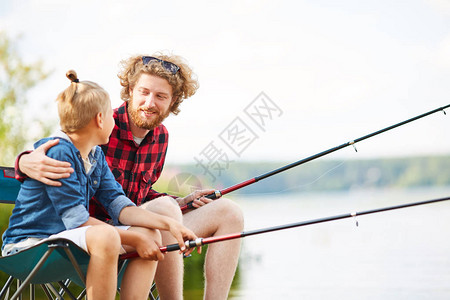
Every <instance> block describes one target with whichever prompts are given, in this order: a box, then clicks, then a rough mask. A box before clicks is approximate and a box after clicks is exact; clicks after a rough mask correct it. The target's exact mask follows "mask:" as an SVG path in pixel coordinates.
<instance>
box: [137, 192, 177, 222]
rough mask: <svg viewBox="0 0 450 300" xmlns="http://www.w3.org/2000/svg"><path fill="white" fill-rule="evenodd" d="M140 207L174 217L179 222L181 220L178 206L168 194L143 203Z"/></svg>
mask: <svg viewBox="0 0 450 300" xmlns="http://www.w3.org/2000/svg"><path fill="white" fill-rule="evenodd" d="M141 207H142V208H145V209H147V210H149V211H151V212H154V213H157V214H160V215H163V216H167V217H169V218H172V219H175V220H177V221H179V222H181V220H182V212H181V209H180V206H179V205H178V203H177V202H176V201H175V199H173V198H172V197H169V196H163V197H159V198H156V199H154V200H151V201H149V202H146V203H144V204H143V205H141Z"/></svg>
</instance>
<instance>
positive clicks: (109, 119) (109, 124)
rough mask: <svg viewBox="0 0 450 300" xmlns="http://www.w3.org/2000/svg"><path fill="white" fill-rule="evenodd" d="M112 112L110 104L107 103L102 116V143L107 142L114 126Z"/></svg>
mask: <svg viewBox="0 0 450 300" xmlns="http://www.w3.org/2000/svg"><path fill="white" fill-rule="evenodd" d="M113 115H114V112H113V109H112V107H111V104H109V108H108V110H107V111H106V113H105V117H104V127H103V129H104V130H103V134H102V139H103V140H104V143H103V144H107V143H108V142H109V136H110V135H111V132H112V130H113V128H114V116H113Z"/></svg>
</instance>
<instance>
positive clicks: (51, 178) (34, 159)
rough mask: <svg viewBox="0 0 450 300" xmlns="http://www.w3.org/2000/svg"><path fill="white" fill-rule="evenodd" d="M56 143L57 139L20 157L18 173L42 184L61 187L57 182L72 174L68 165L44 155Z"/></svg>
mask: <svg viewBox="0 0 450 300" xmlns="http://www.w3.org/2000/svg"><path fill="white" fill-rule="evenodd" d="M58 143H59V139H55V140H50V141H48V142H46V143H45V144H42V145H41V146H39V147H38V148H36V150H34V151H33V152H31V153H30V154H24V155H22V156H21V157H20V160H19V170H20V172H22V173H24V174H25V175H27V176H28V177H30V178H33V179H36V180H38V181H40V182H42V183H44V184H47V185H52V186H61V182H59V181H57V180H58V179H61V178H67V177H69V176H70V174H71V173H73V169H72V168H71V167H70V163H68V162H64V161H59V160H55V159H53V158H50V157H48V156H46V155H45V154H46V153H47V151H48V149H50V148H51V147H53V146H55V145H56V144H58Z"/></svg>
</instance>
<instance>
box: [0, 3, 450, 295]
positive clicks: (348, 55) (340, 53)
mask: <svg viewBox="0 0 450 300" xmlns="http://www.w3.org/2000/svg"><path fill="white" fill-rule="evenodd" d="M159 51H162V52H164V53H172V54H176V55H181V56H182V57H184V58H185V60H186V61H187V62H188V64H189V65H190V66H191V67H192V68H193V70H194V72H195V73H196V75H197V77H198V80H199V83H200V89H199V90H198V92H197V93H196V94H195V95H194V96H193V97H191V98H190V99H187V100H186V101H185V102H184V103H183V104H182V105H181V113H180V114H179V115H178V116H173V115H172V116H170V117H169V118H168V119H167V120H166V121H165V125H166V126H167V128H168V129H169V132H170V144H169V150H168V155H167V159H166V168H165V171H164V172H163V176H162V178H161V180H160V182H158V185H157V188H158V189H160V190H162V191H168V192H171V193H175V194H176V193H180V194H182V193H185V192H189V191H190V190H191V189H192V188H193V187H199V186H200V187H213V188H222V187H227V186H229V185H232V184H235V183H238V182H240V181H242V180H245V179H248V178H251V177H254V176H257V175H260V174H261V173H264V172H267V171H270V170H271V169H273V168H276V167H279V166H282V165H284V164H286V163H290V162H293V161H296V160H299V159H302V158H305V157H308V156H310V155H313V154H315V153H318V152H321V151H323V150H326V149H328V148H331V147H334V146H337V145H340V144H343V143H346V142H348V141H350V140H353V139H356V138H358V137H361V136H363V135H366V134H368V133H371V132H373V131H376V130H379V129H382V128H384V127H386V126H389V125H392V124H394V123H397V122H400V121H403V120H406V119H409V118H411V117H414V116H416V115H419V114H422V113H424V112H427V111H430V110H432V109H435V108H438V107H441V106H444V105H447V104H449V97H448V95H449V94H450V93H449V92H450V85H449V84H448V82H449V80H450V2H449V1H447V0H413V1H384V0H383V1H371V0H367V1H354V0H344V1H339V2H336V1H322V0H318V1H311V0H300V1H295V2H294V1H268V0H262V1H256V0H243V1H226V2H223V1H189V2H186V1H143V0H142V1H140V0H129V1H118V0H111V1H91V0H90V1H88V0H80V1H71V2H69V1H57V0H22V1H12V0H4V1H1V2H0V88H1V90H0V115H1V116H2V117H1V120H0V163H1V164H2V165H7V166H12V165H13V163H14V158H15V156H16V155H17V154H18V153H19V152H20V151H22V150H23V149H31V148H32V144H33V141H35V140H37V139H39V138H41V137H44V136H47V135H49V134H51V132H52V131H54V130H56V129H57V128H58V118H57V112H56V105H55V103H54V100H55V98H56V96H57V94H58V93H59V92H60V91H62V90H63V89H65V88H66V87H67V85H68V80H67V79H66V77H65V72H66V71H67V70H69V69H75V70H76V71H77V73H78V75H79V77H80V79H81V80H92V81H95V82H98V83H99V84H100V85H102V86H103V87H104V88H105V89H106V90H107V91H108V92H109V93H110V95H111V100H112V103H113V107H117V106H119V105H120V104H121V103H122V101H121V100H120V97H119V93H120V88H121V87H120V84H119V80H118V78H117V72H118V70H119V63H120V61H121V60H122V59H126V58H127V57H129V56H131V55H135V54H148V55H151V54H153V53H156V52H159ZM448 124H449V116H448V115H447V116H446V115H444V114H443V113H440V112H439V113H436V114H433V115H431V116H428V117H426V118H424V119H421V120H419V121H415V122H413V123H410V124H407V125H405V126H402V127H400V128H397V129H394V130H392V131H389V132H387V133H383V134H382V135H380V136H377V137H374V138H371V139H369V140H366V141H364V142H361V143H360V144H357V145H356V148H357V150H358V151H357V152H355V150H354V149H353V148H352V147H348V148H345V149H343V150H340V151H338V152H336V153H333V154H330V155H327V156H326V157H323V158H321V159H318V160H317V161H315V162H311V163H308V164H307V165H305V166H301V167H298V169H295V170H291V171H288V172H286V173H283V174H282V175H281V174H280V176H277V177H276V178H272V179H270V180H269V179H267V181H266V182H265V183H258V184H255V185H254V186H252V187H251V188H250V187H249V188H245V189H242V190H240V191H237V192H235V193H233V194H230V197H232V198H233V199H234V200H235V201H237V202H238V203H240V205H241V206H242V208H243V210H244V214H245V217H246V220H247V222H246V229H248V230H250V229H255V228H257V227H266V226H273V225H278V224H281V223H283V222H289V221H291V222H297V221H301V220H304V219H310V218H314V217H323V216H327V214H333V213H344V212H347V211H346V210H347V209H351V210H356V211H357V210H361V209H366V208H375V207H378V206H383V205H391V204H395V203H403V202H408V201H414V200H426V199H429V198H432V197H441V196H447V195H448V191H449V187H450V174H449V171H448V170H449V168H448V167H449V164H450V156H449V152H450V139H449V136H448ZM6 210H7V209H6ZM430 210H431V211H430ZM448 212H449V207H448V205H446V204H445V203H444V204H439V205H434V206H433V208H431V206H430V208H424V207H422V208H417V209H416V208H414V209H413V211H412V212H411V211H408V210H404V213H403V212H402V213H400V212H396V213H392V214H383V215H382V214H379V215H377V216H371V217H370V218H369V217H362V218H361V220H359V223H360V226H359V227H356V226H354V224H353V222H351V221H349V222H347V223H346V222H345V221H343V222H336V223H335V224H331V223H329V224H327V225H320V226H313V227H311V229H308V230H306V229H305V230H304V229H296V230H290V231H286V233H284V232H283V233H281V232H280V233H273V234H270V238H268V237H249V238H248V240H245V241H244V242H243V249H242V254H241V261H240V266H239V270H238V273H237V276H236V279H235V283H234V286H233V290H232V292H231V294H230V298H233V299H264V298H267V299H269V298H274V297H277V296H278V297H280V296H283V298H286V299H299V298H302V299H315V298H316V299H323V298H328V299H342V298H343V297H344V295H345V297H346V298H347V299H348V297H350V298H352V297H354V299H357V297H358V299H360V298H364V299H401V298H403V299H425V298H426V297H425V295H433V297H431V298H432V299H439V298H442V299H447V298H448V297H449V296H450V286H449V285H448V282H449V281H448V277H449V275H450V271H448V270H449V268H446V266H447V265H446V264H448V258H447V256H446V254H447V253H449V252H448V250H449V249H448V248H449V247H450V245H447V242H445V238H444V237H445V234H448V233H449V231H448V228H449V225H450V224H448V221H446V220H447V218H446V216H447V214H448ZM6 215H7V212H6ZM5 218H6V219H5V221H3V223H5V224H4V226H7V216H6V217H5ZM366 218H367V221H366V220H365V219H366ZM402 218H404V219H402ZM365 222H367V223H368V224H367V227H365V226H364V225H365ZM372 222H373V223H372ZM344 223H345V224H346V225H343V227H340V226H341V224H344ZM316 228H317V229H316ZM316 230H317V231H316ZM355 232H356V233H355ZM437 232H439V233H440V235H439V236H438V235H437ZM389 234H390V235H389ZM435 234H436V236H435ZM268 240H270V243H271V244H273V245H272V246H270V245H268V244H267V243H268ZM196 259H197V258H195V259H192V262H190V261H188V260H187V262H186V265H187V267H186V268H187V271H186V274H187V275H188V274H194V273H195V274H197V275H192V276H186V277H187V278H191V279H187V280H190V281H191V282H192V283H190V282H187V284H186V292H185V296H186V298H191V299H198V297H201V296H199V295H201V286H202V284H201V276H202V275H201V267H200V265H201V262H198V263H197V262H195V261H194V260H196ZM199 259H200V260H201V259H202V257H200V258H199ZM199 268H200V269H199ZM413 274H416V275H417V276H414V275H413ZM419 275H420V276H419ZM195 276H198V277H195ZM197 278H200V279H197ZM199 281H200V284H197V285H196V282H199Z"/></svg>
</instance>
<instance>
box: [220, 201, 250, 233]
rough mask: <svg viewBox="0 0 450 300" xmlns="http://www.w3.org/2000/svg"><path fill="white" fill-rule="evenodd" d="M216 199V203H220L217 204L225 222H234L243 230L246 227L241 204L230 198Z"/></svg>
mask: <svg viewBox="0 0 450 300" xmlns="http://www.w3.org/2000/svg"><path fill="white" fill-rule="evenodd" d="M216 201H217V203H216V204H219V205H217V206H218V209H219V211H220V214H221V216H222V218H223V222H226V223H228V224H233V225H234V226H235V227H236V228H241V229H240V230H242V229H243V228H244V214H243V212H242V209H241V208H240V207H239V205H237V204H236V202H234V201H232V200H230V199H228V198H221V199H218V200H216Z"/></svg>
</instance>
